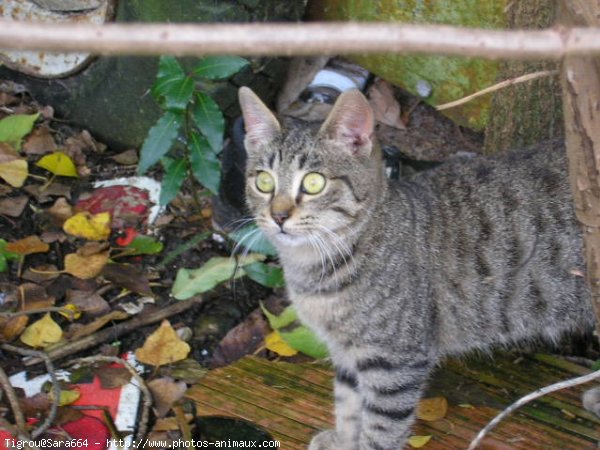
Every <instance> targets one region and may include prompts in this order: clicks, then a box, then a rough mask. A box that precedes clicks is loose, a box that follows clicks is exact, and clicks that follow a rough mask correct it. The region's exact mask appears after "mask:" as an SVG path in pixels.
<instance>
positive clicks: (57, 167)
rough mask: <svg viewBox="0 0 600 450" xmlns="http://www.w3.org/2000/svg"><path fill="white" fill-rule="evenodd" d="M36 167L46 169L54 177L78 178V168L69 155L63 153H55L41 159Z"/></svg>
mask: <svg viewBox="0 0 600 450" xmlns="http://www.w3.org/2000/svg"><path fill="white" fill-rule="evenodd" d="M36 166H38V167H41V168H42V169H46V170H47V171H48V172H51V173H53V174H54V175H61V176H63V177H78V176H79V175H78V174H77V167H75V163H74V162H73V160H72V159H71V157H70V156H69V155H67V154H66V153H63V152H54V153H50V154H49V155H46V156H44V157H43V158H41V159H40V160H39V161H38V162H37V163H36Z"/></svg>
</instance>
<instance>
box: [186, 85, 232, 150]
mask: <svg viewBox="0 0 600 450" xmlns="http://www.w3.org/2000/svg"><path fill="white" fill-rule="evenodd" d="M192 117H193V118H194V122H195V124H196V126H197V127H198V128H199V129H200V131H201V132H202V134H203V135H204V136H206V139H207V140H208V143H209V144H210V147H211V148H212V149H213V151H214V152H215V153H219V152H220V151H221V148H222V146H223V132H224V131H225V119H224V118H223V113H222V112H221V110H220V109H219V105H217V103H216V102H215V101H214V100H213V99H212V98H211V97H210V96H208V95H207V94H205V93H203V92H198V93H196V95H195V101H194V105H193V107H192Z"/></svg>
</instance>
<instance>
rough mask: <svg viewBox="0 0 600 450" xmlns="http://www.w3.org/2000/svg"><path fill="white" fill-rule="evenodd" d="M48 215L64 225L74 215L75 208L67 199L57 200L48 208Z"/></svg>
mask: <svg viewBox="0 0 600 450" xmlns="http://www.w3.org/2000/svg"><path fill="white" fill-rule="evenodd" d="M48 213H49V214H50V215H52V217H54V218H55V219H57V221H58V222H59V223H60V224H61V225H62V224H63V223H64V222H65V221H66V220H67V219H68V218H69V217H71V216H72V215H73V207H72V206H71V205H70V204H69V202H68V201H67V199H66V198H64V197H60V198H58V199H56V201H55V202H54V204H53V205H52V206H51V207H50V208H48Z"/></svg>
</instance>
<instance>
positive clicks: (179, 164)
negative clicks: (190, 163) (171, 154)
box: [158, 158, 187, 205]
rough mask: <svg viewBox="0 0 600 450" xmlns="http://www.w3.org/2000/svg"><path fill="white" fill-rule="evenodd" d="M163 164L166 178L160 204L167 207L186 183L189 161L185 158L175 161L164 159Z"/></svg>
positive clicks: (162, 186) (161, 191)
mask: <svg viewBox="0 0 600 450" xmlns="http://www.w3.org/2000/svg"><path fill="white" fill-rule="evenodd" d="M162 163H163V166H164V168H165V176H164V178H163V182H162V185H161V189H160V198H159V200H158V203H159V204H160V205H166V204H167V203H169V202H170V201H171V200H173V199H174V198H175V197H176V196H177V193H178V192H179V190H180V189H181V185H182V184H183V182H184V181H185V177H186V169H187V161H186V160H185V159H184V158H181V159H175V160H173V159H171V158H163V160H162Z"/></svg>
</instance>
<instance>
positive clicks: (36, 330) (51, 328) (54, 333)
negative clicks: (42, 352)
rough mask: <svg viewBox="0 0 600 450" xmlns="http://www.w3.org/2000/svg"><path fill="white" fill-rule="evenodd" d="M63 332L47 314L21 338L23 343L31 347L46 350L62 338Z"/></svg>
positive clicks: (26, 330)
mask: <svg viewBox="0 0 600 450" xmlns="http://www.w3.org/2000/svg"><path fill="white" fill-rule="evenodd" d="M62 334H63V331H62V329H61V328H60V326H58V324H57V323H56V322H55V321H54V320H52V317H51V316H50V313H47V314H46V315H45V316H44V317H42V318H41V319H40V320H38V321H36V322H34V323H32V324H31V325H29V326H28V327H27V328H25V331H23V333H22V334H21V336H20V339H21V342H23V343H24V344H26V345H29V346H30V347H34V348H39V347H41V348H44V347H48V346H49V345H51V344H55V343H57V342H58V341H60V339H61V338H62Z"/></svg>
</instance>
